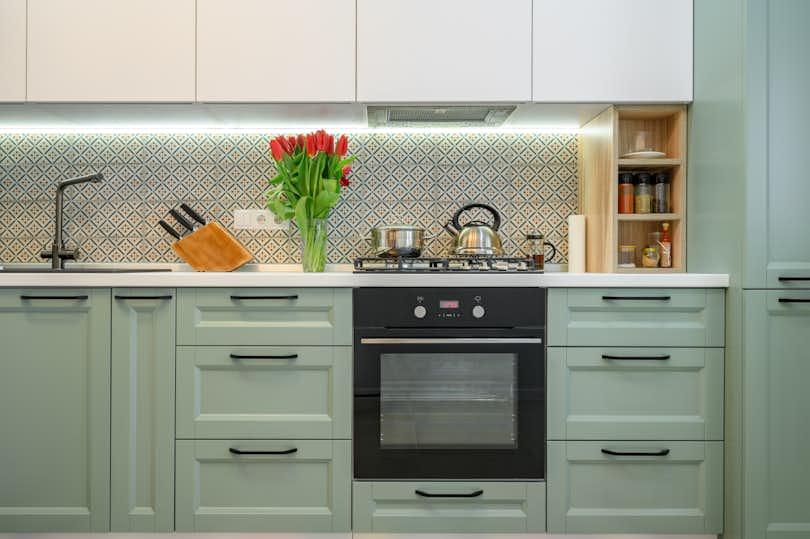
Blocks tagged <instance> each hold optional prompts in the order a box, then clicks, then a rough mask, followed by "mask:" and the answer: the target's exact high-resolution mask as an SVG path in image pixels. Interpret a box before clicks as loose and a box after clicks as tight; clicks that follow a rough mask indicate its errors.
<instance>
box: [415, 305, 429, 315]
mask: <svg viewBox="0 0 810 539" xmlns="http://www.w3.org/2000/svg"><path fill="white" fill-rule="evenodd" d="M426 314H427V309H425V307H424V305H417V306H416V307H414V308H413V315H414V316H415V317H416V318H424V317H425V315H426Z"/></svg>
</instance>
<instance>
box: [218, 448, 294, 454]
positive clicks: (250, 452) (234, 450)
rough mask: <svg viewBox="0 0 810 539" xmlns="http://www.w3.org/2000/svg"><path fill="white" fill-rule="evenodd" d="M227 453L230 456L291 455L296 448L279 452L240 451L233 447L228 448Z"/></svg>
mask: <svg viewBox="0 0 810 539" xmlns="http://www.w3.org/2000/svg"><path fill="white" fill-rule="evenodd" d="M228 451H229V452H230V453H231V455H292V454H293V453H297V452H298V448H297V447H293V448H291V449H282V450H281V451H242V450H241V449H236V448H235V447H229V448H228Z"/></svg>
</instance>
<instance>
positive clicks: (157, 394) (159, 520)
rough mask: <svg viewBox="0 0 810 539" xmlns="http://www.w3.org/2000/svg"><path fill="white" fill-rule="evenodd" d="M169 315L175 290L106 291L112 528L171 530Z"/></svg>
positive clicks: (171, 358)
mask: <svg viewBox="0 0 810 539" xmlns="http://www.w3.org/2000/svg"><path fill="white" fill-rule="evenodd" d="M174 312H175V301H174V290H171V289H169V290H166V289H115V290H113V301H112V431H111V432H112V443H111V449H112V452H111V466H112V469H111V481H110V489H111V502H110V506H111V507H110V517H111V518H110V520H111V522H110V525H111V529H112V531H114V532H168V531H172V530H173V529H174V354H175V344H174V338H175V325H174Z"/></svg>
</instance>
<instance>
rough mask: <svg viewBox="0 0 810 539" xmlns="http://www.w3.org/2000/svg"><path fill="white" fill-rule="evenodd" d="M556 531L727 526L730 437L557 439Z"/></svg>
mask: <svg viewBox="0 0 810 539" xmlns="http://www.w3.org/2000/svg"><path fill="white" fill-rule="evenodd" d="M547 475H548V498H549V503H548V530H549V532H552V533H667V534H670V533H671V534H686V533H689V534H717V533H721V532H722V531H723V442H683V441H678V442H658V441H656V442H641V441H638V442H619V441H612V442H609V441H602V442H549V443H548V474H547Z"/></svg>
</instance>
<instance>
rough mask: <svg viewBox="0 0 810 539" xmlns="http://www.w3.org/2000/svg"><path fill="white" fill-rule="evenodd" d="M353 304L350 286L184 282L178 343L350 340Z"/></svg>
mask: <svg viewBox="0 0 810 539" xmlns="http://www.w3.org/2000/svg"><path fill="white" fill-rule="evenodd" d="M270 278H272V277H268V279H270ZM351 305H352V300H351V290H350V289H347V288H338V289H333V288H198V289H195V288H184V289H181V290H179V292H178V306H177V343H178V344H180V345H250V346H256V345H270V346H274V345H289V344H293V345H294V344H300V345H314V346H323V345H333V344H342V345H350V344H351V327H352V306H351Z"/></svg>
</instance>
